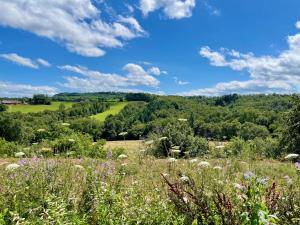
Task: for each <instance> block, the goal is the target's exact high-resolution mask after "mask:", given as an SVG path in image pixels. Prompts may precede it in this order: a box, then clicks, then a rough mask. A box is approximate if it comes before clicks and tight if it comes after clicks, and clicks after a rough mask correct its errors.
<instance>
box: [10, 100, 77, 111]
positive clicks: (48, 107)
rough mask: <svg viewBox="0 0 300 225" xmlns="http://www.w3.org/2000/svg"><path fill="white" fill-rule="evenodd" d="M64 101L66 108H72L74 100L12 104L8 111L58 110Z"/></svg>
mask: <svg viewBox="0 0 300 225" xmlns="http://www.w3.org/2000/svg"><path fill="white" fill-rule="evenodd" d="M61 103H63V104H64V105H65V107H66V108H70V107H71V106H72V104H73V102H52V104H51V105H10V106H9V108H8V112H22V113H30V112H41V111H44V110H52V111H54V110H58V108H59V105H60V104H61Z"/></svg>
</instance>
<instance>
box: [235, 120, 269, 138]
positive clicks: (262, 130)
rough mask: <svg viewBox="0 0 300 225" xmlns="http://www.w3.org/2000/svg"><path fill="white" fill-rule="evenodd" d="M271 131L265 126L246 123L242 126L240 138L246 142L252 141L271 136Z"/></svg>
mask: <svg viewBox="0 0 300 225" xmlns="http://www.w3.org/2000/svg"><path fill="white" fill-rule="evenodd" d="M269 134H270V133H269V131H268V129H267V128H266V127H265V126H261V125H256V124H254V123H249V122H246V123H244V124H243V125H242V127H241V130H240V132H239V136H240V137H241V138H243V139H245V140H252V139H254V138H256V137H262V138H264V137H267V136H269Z"/></svg>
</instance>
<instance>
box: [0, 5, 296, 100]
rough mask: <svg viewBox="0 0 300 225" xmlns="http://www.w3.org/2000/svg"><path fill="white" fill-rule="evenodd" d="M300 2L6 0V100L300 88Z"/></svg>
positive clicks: (2, 61)
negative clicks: (88, 94) (73, 94)
mask: <svg viewBox="0 0 300 225" xmlns="http://www.w3.org/2000/svg"><path fill="white" fill-rule="evenodd" d="M299 9H300V1H299V0H289V1H286V0H276V1H271V0H244V1H240V0H227V1H225V0H223V1H222V0H219V1H217V0H185V1H184V0H124V1H116V0H115V1H113V0H111V1H108V0H107V1H105V0H52V1H48V0H40V1H36V0H27V1H20V0H10V1H6V0H0V11H1V14H0V96H6V97H21V96H31V95H32V94H34V93H45V94H49V95H53V94H55V93H59V92H95V91H125V92H131V91H143V92H150V93H157V94H179V95H208V96H211V95H222V94H228V93H240V94H252V93H274V92H275V93H294V92H299V91H300V22H298V21H300V13H299V12H300V11H299Z"/></svg>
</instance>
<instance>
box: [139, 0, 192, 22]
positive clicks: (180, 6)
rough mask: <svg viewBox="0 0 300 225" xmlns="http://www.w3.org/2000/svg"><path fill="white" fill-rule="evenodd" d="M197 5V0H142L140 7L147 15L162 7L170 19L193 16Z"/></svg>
mask: <svg viewBox="0 0 300 225" xmlns="http://www.w3.org/2000/svg"><path fill="white" fill-rule="evenodd" d="M195 6H196V0H140V9H141V10H142V12H143V14H144V15H145V16H147V15H148V14H149V13H151V12H153V11H155V10H158V9H162V10H163V12H164V14H165V15H166V16H167V17H168V18H170V19H182V18H185V17H191V16H192V11H193V9H194V8H195Z"/></svg>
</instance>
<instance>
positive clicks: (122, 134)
mask: <svg viewBox="0 0 300 225" xmlns="http://www.w3.org/2000/svg"><path fill="white" fill-rule="evenodd" d="M127 134H128V132H121V133H119V136H125V135H127Z"/></svg>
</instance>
